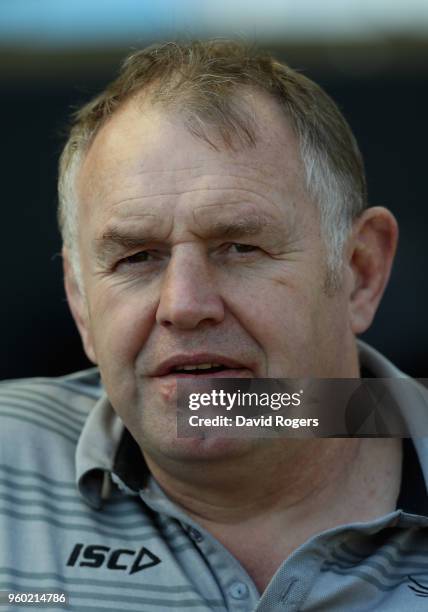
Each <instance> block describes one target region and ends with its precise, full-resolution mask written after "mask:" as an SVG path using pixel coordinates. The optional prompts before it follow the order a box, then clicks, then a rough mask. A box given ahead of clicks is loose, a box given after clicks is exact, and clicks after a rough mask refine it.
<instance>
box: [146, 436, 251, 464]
mask: <svg viewBox="0 0 428 612" xmlns="http://www.w3.org/2000/svg"><path fill="white" fill-rule="evenodd" d="M254 442H255V440H248V439H247V440H245V439H237V438H230V437H228V438H226V437H225V438H221V437H209V438H205V439H202V438H175V439H174V440H171V441H170V443H169V444H168V445H165V441H163V442H162V443H161V444H159V445H158V446H157V449H156V451H155V453H156V454H157V455H158V456H159V455H161V456H163V457H167V458H168V459H170V460H173V461H211V460H220V459H225V460H226V459H234V458H236V457H240V456H242V455H244V454H246V453H247V452H248V451H250V450H251V449H252V448H253V447H254Z"/></svg>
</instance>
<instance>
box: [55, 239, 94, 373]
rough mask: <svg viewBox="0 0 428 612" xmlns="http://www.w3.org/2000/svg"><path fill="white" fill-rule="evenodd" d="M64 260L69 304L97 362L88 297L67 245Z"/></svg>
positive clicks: (91, 354) (91, 359) (64, 250)
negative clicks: (74, 267)
mask: <svg viewBox="0 0 428 612" xmlns="http://www.w3.org/2000/svg"><path fill="white" fill-rule="evenodd" d="M62 262H63V270H64V287H65V294H66V296H67V301H68V305H69V307H70V310H71V314H72V315H73V319H74V321H75V323H76V325H77V329H78V330H79V334H80V337H81V339H82V343H83V348H84V349H85V353H86V356H87V357H88V359H89V360H90V361H92V363H94V364H96V363H97V358H96V355H95V350H94V346H93V342H92V334H91V328H90V324H89V313H88V307H87V303H86V298H85V296H84V295H83V294H82V292H81V290H80V287H79V283H78V282H77V280H76V276H75V274H74V271H73V267H72V265H71V261H70V255H69V252H68V249H66V248H65V247H64V248H63V250H62Z"/></svg>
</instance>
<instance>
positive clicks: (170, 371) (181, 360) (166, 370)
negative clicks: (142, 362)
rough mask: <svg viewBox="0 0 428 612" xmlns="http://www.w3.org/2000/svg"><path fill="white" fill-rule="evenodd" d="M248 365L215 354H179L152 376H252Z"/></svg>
mask: <svg viewBox="0 0 428 612" xmlns="http://www.w3.org/2000/svg"><path fill="white" fill-rule="evenodd" d="M250 370H251V368H249V366H248V365H246V364H244V363H242V362H239V361H238V360H235V359H231V358H230V357H226V356H224V355H219V354H213V353H198V354H193V355H190V354H178V355H174V356H173V357H170V358H169V359H167V360H165V361H163V362H161V363H160V364H159V365H158V367H157V368H156V369H155V371H154V373H153V374H152V376H178V377H183V376H209V377H211V376H216V377H217V376H224V375H226V376H228V377H231V376H233V377H235V376H236V377H237V378H238V377H240V376H243V375H245V376H248V375H251V372H250Z"/></svg>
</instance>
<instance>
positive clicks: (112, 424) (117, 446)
mask: <svg viewBox="0 0 428 612" xmlns="http://www.w3.org/2000/svg"><path fill="white" fill-rule="evenodd" d="M358 351H359V358H360V364H361V371H362V373H363V375H364V376H369V375H370V376H374V377H376V378H391V377H392V378H394V377H395V378H397V377H406V375H405V374H403V372H401V371H400V370H399V369H398V368H396V367H395V366H394V365H393V364H392V363H391V362H390V361H388V360H387V359H386V358H385V357H384V356H383V355H381V354H380V353H379V352H378V351H376V350H375V349H373V348H372V347H370V346H369V345H367V344H365V343H364V342H362V341H358ZM406 378H408V377H406ZM409 381H410V379H409ZM410 388H411V389H412V390H413V396H412V397H410V398H409V397H406V398H404V397H398V398H395V399H397V401H398V403H399V405H400V406H403V411H402V413H403V415H404V416H406V415H409V414H410V413H411V412H413V411H414V410H415V409H416V408H417V407H418V406H419V407H421V409H422V408H425V409H426V402H427V399H426V397H427V395H425V394H427V392H426V390H423V388H421V387H420V385H418V384H417V383H415V387H414V388H413V387H410ZM408 389H409V387H407V386H406V392H407V393H408ZM422 396H424V397H423V398H422V401H421V397H422ZM409 405H411V406H412V410H411V411H410V410H405V407H406V406H409ZM427 418H428V417H427ZM76 480H77V486H78V489H79V491H80V493H81V495H82V496H83V498H84V499H85V500H86V501H87V503H88V504H89V505H91V506H93V507H95V508H100V507H101V506H102V504H103V500H104V499H106V498H108V497H109V496H111V495H117V494H119V495H120V494H121V493H120V491H118V490H117V489H111V487H110V484H111V481H113V482H115V483H116V484H117V486H118V489H121V490H122V491H123V492H125V493H127V494H130V495H138V494H139V493H140V492H141V491H142V490H143V488H145V487H149V488H150V487H151V488H152V491H153V493H155V492H156V493H157V494H159V495H160V491H158V487H157V486H156V483H153V482H151V481H152V479H151V478H150V473H149V470H148V467H147V465H146V462H145V460H144V457H143V455H142V453H141V450H140V448H139V446H138V444H137V443H136V441H135V440H134V438H133V437H132V436H131V434H130V433H129V431H128V430H127V429H126V428H125V427H124V425H123V422H122V421H121V419H120V418H119V417H118V416H117V415H116V413H115V412H114V410H113V408H112V406H111V404H110V402H109V400H108V398H107V396H106V395H103V396H102V397H101V398H100V399H99V400H98V401H97V403H96V404H95V405H94V407H93V409H92V410H91V412H90V414H89V416H88V418H87V420H86V422H85V425H84V427H83V430H82V433H81V435H80V438H79V441H78V444H77V448H76ZM427 482H428V438H417V437H415V438H414V439H413V440H404V444H403V472H402V481H401V489H400V495H399V498H398V505H397V507H398V508H401V509H402V510H404V511H405V512H409V513H411V514H420V515H422V516H428V496H427V487H426V483H427ZM157 496H158V495H157ZM165 501H166V500H165Z"/></svg>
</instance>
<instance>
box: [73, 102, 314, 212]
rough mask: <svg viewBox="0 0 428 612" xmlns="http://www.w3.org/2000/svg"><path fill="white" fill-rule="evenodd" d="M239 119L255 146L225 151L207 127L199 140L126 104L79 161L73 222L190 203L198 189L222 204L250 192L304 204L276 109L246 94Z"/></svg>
mask: <svg viewBox="0 0 428 612" xmlns="http://www.w3.org/2000/svg"><path fill="white" fill-rule="evenodd" d="M245 111H246V113H247V114H248V113H249V114H250V115H251V123H252V125H253V126H254V129H255V132H254V135H255V141H254V143H253V144H250V143H248V142H247V143H244V142H242V141H239V140H237V141H235V142H234V143H233V145H234V146H233V148H231V147H227V146H226V143H225V142H224V141H223V140H222V138H221V135H220V133H219V132H218V131H216V128H215V127H213V126H208V127H207V128H206V129H207V136H208V140H206V139H205V138H203V137H200V136H197V135H195V134H193V133H192V132H191V130H189V127H188V125H187V124H186V120H185V116H184V115H183V113H180V112H178V111H174V112H172V111H166V110H165V109H164V108H162V107H158V106H156V105H155V106H154V105H151V104H150V103H147V102H145V101H144V100H141V99H133V100H130V101H129V102H128V103H127V104H126V105H124V106H123V107H122V108H120V109H119V110H118V111H117V112H116V113H115V114H114V115H113V116H112V117H111V118H110V120H109V121H108V122H107V123H106V124H105V125H104V126H103V127H102V129H100V131H99V132H98V134H97V135H96V137H95V139H94V141H93V143H92V145H91V147H90V149H89V151H88V153H87V155H86V157H85V159H84V161H83V164H82V167H81V169H80V172H79V175H78V185H77V186H78V195H79V201H80V209H81V210H80V212H79V216H81V215H82V214H83V216H84V217H85V216H86V214H85V211H86V213H88V211H89V209H93V208H94V207H98V208H99V209H100V210H101V208H104V210H106V211H107V210H108V209H109V208H110V209H111V208H112V206H117V205H119V204H120V203H121V202H125V201H129V202H130V201H132V199H133V198H137V197H138V198H141V197H142V196H143V197H144V198H145V202H146V203H147V204H149V205H154V203H155V202H158V201H159V198H160V197H161V196H167V195H168V194H172V195H178V196H179V195H180V193H182V192H187V193H188V192H191V191H194V194H193V196H192V197H193V198H197V197H198V190H199V189H200V190H201V197H202V196H203V197H204V198H205V199H206V200H207V201H208V200H209V199H210V198H214V199H216V198H217V194H214V193H211V192H214V191H215V190H218V191H219V192H220V190H221V189H223V190H224V191H228V199H229V201H230V194H231V192H232V190H233V189H236V190H239V189H241V188H242V189H243V190H245V191H247V192H251V189H252V184H254V185H255V186H257V190H258V191H259V192H260V186H262V190H263V191H265V194H266V196H267V197H269V196H270V194H271V193H275V194H280V193H282V192H283V193H284V197H285V196H286V195H287V194H288V193H290V192H293V194H294V195H296V194H299V193H300V194H302V197H304V195H303V194H304V192H305V188H304V179H303V172H302V164H301V160H300V153H299V148H298V142H297V138H296V136H295V134H294V132H293V130H292V128H291V127H290V125H289V124H288V122H287V120H286V118H285V116H284V113H283V111H282V110H281V108H280V107H279V106H278V105H277V103H276V102H275V100H273V99H270V98H269V96H267V95H262V94H259V93H257V94H256V93H254V92H246V100H245ZM204 129H205V128H204ZM202 190H203V194H202ZM259 195H260V194H259ZM276 197H277V196H276ZM151 198H153V199H152V200H151ZM232 199H233V198H232ZM192 201H193V200H192ZM82 208H83V211H82Z"/></svg>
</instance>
